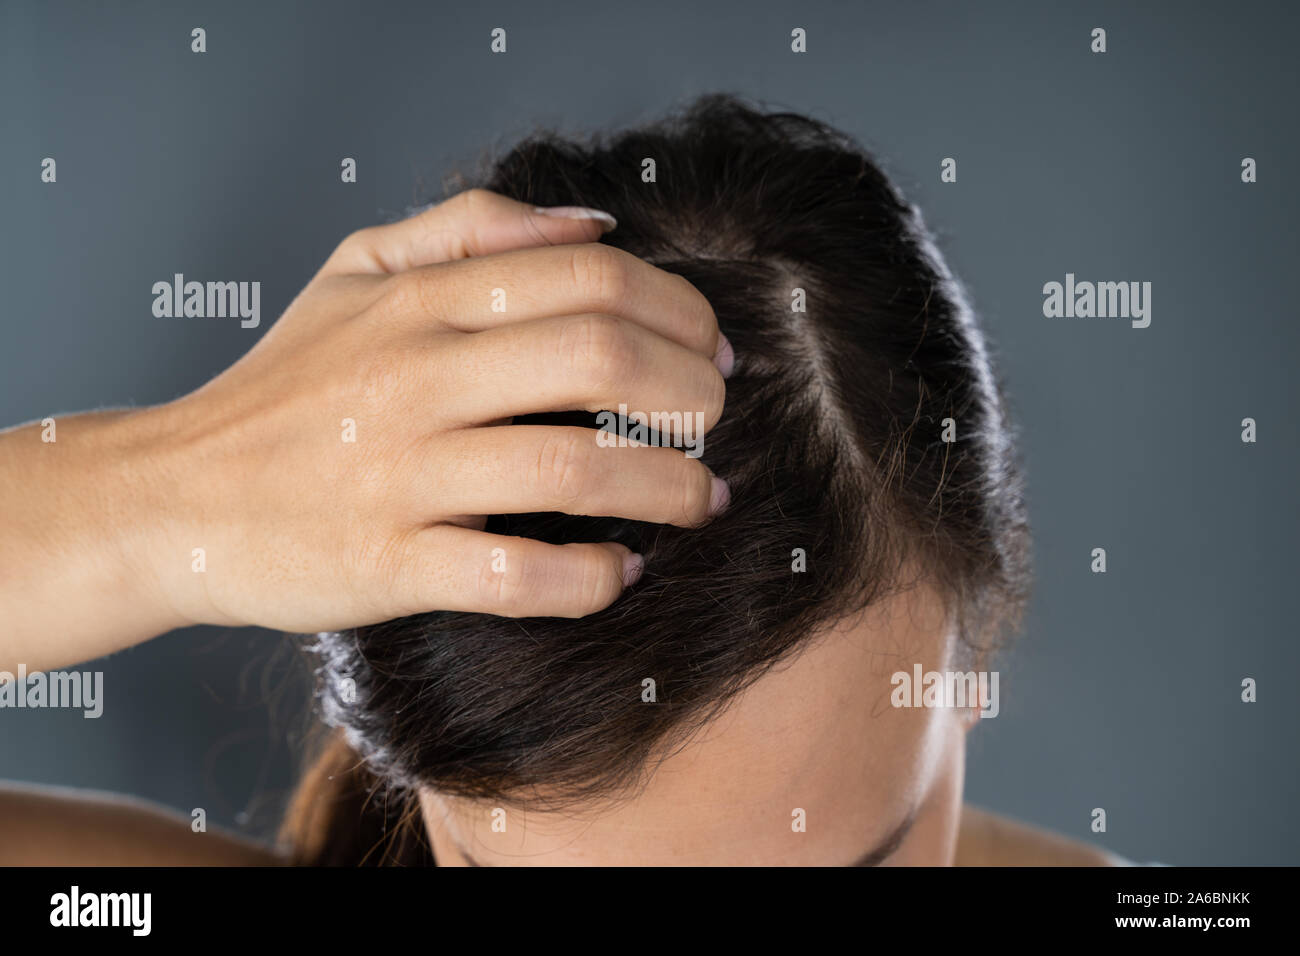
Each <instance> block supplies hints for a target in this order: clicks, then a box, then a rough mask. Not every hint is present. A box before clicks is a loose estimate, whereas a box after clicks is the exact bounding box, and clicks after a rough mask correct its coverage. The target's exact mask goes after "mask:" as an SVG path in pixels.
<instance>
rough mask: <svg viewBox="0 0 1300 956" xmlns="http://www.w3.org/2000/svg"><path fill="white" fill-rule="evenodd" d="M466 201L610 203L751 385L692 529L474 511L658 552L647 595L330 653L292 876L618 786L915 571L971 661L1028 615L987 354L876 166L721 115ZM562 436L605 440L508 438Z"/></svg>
mask: <svg viewBox="0 0 1300 956" xmlns="http://www.w3.org/2000/svg"><path fill="white" fill-rule="evenodd" d="M647 159H651V160H653V161H654V166H655V176H654V180H653V181H651V182H647V181H645V180H644V179H643V176H642V171H643V169H644V168H645V167H644V165H643V164H644V161H645V160H647ZM478 185H482V186H484V187H486V188H488V189H492V190H495V191H497V192H500V193H503V194H505V195H507V196H511V197H514V198H517V199H520V200H523V201H526V202H529V203H536V204H538V205H584V206H592V207H595V208H598V209H604V210H608V211H609V212H611V213H613V214H614V215H615V216H616V217H617V219H618V223H619V224H618V228H616V229H615V230H613V231H612V232H610V233H608V234H607V235H606V236H605V238H604V240H603V241H605V242H608V243H610V244H612V245H615V246H618V247H619V248H622V249H625V250H627V251H629V252H631V253H633V254H635V255H637V256H640V257H642V258H644V259H646V260H648V261H650V262H652V263H654V264H656V265H658V266H659V267H661V268H663V269H666V270H668V271H670V272H675V273H679V274H681V275H682V276H685V277H686V278H687V279H688V280H690V281H691V282H692V283H693V284H694V285H695V286H696V287H697V288H698V289H699V290H700V291H701V292H702V293H704V295H705V296H706V297H707V298H708V299H709V301H710V303H711V304H712V305H713V308H714V311H715V313H716V314H717V316H718V321H719V325H720V326H721V328H722V330H723V332H724V333H725V334H726V335H727V336H728V337H729V338H730V340H731V342H732V344H733V346H734V348H735V353H736V355H737V357H738V363H737V366H736V370H735V373H734V375H733V376H732V377H731V378H730V380H729V381H728V383H727V404H726V409H725V412H724V414H723V417H722V420H721V421H720V422H719V424H718V426H717V427H716V428H715V429H714V430H713V431H712V432H710V433H709V434H708V436H707V439H706V441H705V444H704V455H703V461H704V462H705V463H706V464H707V465H709V466H710V467H711V468H712V469H713V471H714V472H715V473H717V474H719V475H722V476H723V477H725V478H726V479H727V480H728V482H729V483H730V485H731V489H732V503H731V506H730V508H729V509H728V510H727V511H726V512H725V513H723V514H722V515H721V516H720V517H718V518H717V519H716V520H715V521H714V522H713V523H712V524H711V525H710V526H709V527H708V528H707V529H706V530H690V529H682V528H675V527H667V526H660V525H652V524H645V523H640V522H635V521H627V520H622V519H612V518H590V517H573V516H568V515H561V514H530V515H508V516H496V517H493V518H491V519H489V524H488V530H490V531H495V532H499V533H504V534H512V535H523V536H528V537H533V538H539V539H542V540H544V541H550V542H556V543H560V542H568V541H601V540H614V541H620V542H622V543H624V544H626V545H628V546H629V547H630V548H632V549H633V550H634V551H637V552H640V553H642V554H644V555H645V558H646V567H645V573H644V576H643V577H642V579H641V581H640V582H639V583H638V584H637V585H636V586H634V587H632V588H631V589H629V590H628V591H627V592H626V593H625V594H623V595H622V597H620V598H619V599H618V600H617V601H616V602H615V603H614V604H613V605H612V606H611V607H609V608H608V609H606V610H604V611H601V612H599V613H597V614H593V615H591V616H589V617H586V618H583V619H580V620H561V619H527V620H511V619H505V618H497V617H492V616H488V615H477V614H451V613H435V614H423V615H416V616H413V617H407V618H402V619H400V620H395V621H389V622H387V623H384V624H379V625H376V626H373V627H364V628H360V629H357V630H355V631H348V632H343V633H337V634H325V635H321V636H320V638H319V639H318V641H317V642H316V644H315V646H314V650H315V652H316V654H317V655H318V659H319V687H320V700H321V704H322V713H323V718H324V721H325V722H326V723H327V724H329V725H332V726H334V727H336V728H338V731H337V733H336V736H335V737H334V738H333V741H332V743H331V744H330V746H329V748H328V749H327V752H326V754H325V756H324V758H323V760H322V763H320V764H319V765H318V766H317V768H316V769H315V770H314V771H313V773H314V776H312V777H309V778H308V780H307V781H306V782H305V783H304V786H303V789H302V790H301V791H300V794H299V799H298V803H297V805H296V808H295V810H294V812H293V813H291V814H290V818H289V824H288V826H287V828H286V831H285V832H286V835H287V836H288V838H289V840H290V842H291V843H292V844H293V845H294V846H295V847H296V848H297V857H298V859H299V860H301V861H304V862H332V863H357V862H362V861H367V862H384V861H388V862H405V863H419V862H430V861H431V856H430V855H429V853H428V847H427V843H425V842H424V840H423V834H422V833H419V834H413V833H412V832H411V831H412V827H411V826H407V825H405V824H402V822H401V821H404V820H405V821H409V820H412V819H417V820H418V811H417V808H416V805H415V804H414V803H413V799H414V797H413V795H414V789H415V787H416V786H428V787H432V788H434V789H436V790H438V791H439V792H442V793H446V794H451V795H457V796H465V797H475V798H484V797H491V798H494V799H511V800H517V801H521V802H538V801H543V796H544V800H545V802H548V803H554V802H568V801H589V800H593V799H599V798H603V797H608V796H611V795H617V794H625V793H631V792H634V791H635V786H636V784H637V783H638V782H640V781H642V780H643V779H644V776H645V773H646V772H647V770H648V768H650V767H651V766H652V765H653V760H654V758H655V756H656V755H657V754H659V753H661V752H662V751H663V748H664V747H665V746H666V745H667V744H669V743H670V742H672V741H675V740H680V739H681V738H682V736H683V735H684V734H686V733H689V732H690V731H691V730H692V729H694V728H697V727H699V726H700V725H701V724H702V723H705V722H707V721H708V720H710V719H711V718H712V717H713V716H715V715H716V714H717V712H718V710H719V708H721V707H724V706H725V705H726V704H727V703H728V702H729V701H730V700H732V699H733V698H734V696H735V695H736V694H737V693H738V692H740V691H742V690H743V689H744V688H745V687H747V686H748V685H749V684H750V683H751V682H752V681H754V680H755V679H756V678H758V677H759V676H761V675H762V674H763V673H764V672H765V671H766V670H767V669H768V668H769V667H770V666H771V665H772V664H773V663H775V662H776V661H778V660H780V659H782V658H784V657H786V656H788V655H789V654H790V653H791V652H792V651H794V650H795V649H796V648H798V647H800V646H801V645H802V644H803V643H804V642H805V641H806V640H807V639H808V638H809V637H810V635H812V634H814V633H815V632H816V631H817V630H818V629H819V628H821V627H823V626H825V625H828V624H830V623H832V622H834V621H835V620H837V619H840V618H842V617H844V616H846V615H848V614H850V613H852V612H854V611H856V610H859V609H861V608H863V607H866V606H867V605H869V604H872V603H873V602H876V601H878V600H880V599H881V598H882V597H883V596H885V595H886V594H889V593H891V592H892V591H893V590H895V589H897V588H899V587H901V586H905V585H907V584H908V583H910V582H909V581H907V580H906V579H907V573H906V571H905V569H907V568H919V569H920V573H921V574H922V575H923V576H924V577H925V579H926V580H927V582H929V583H930V584H932V585H933V586H934V587H935V588H937V589H938V591H939V593H941V594H942V596H943V597H944V599H945V602H946V604H947V606H948V607H949V609H950V613H951V615H952V620H953V621H954V623H955V625H956V628H957V630H958V633H959V634H960V635H961V638H962V641H963V643H964V646H965V647H966V648H968V649H970V650H971V651H973V652H981V653H982V652H983V651H986V650H987V649H989V648H991V647H993V646H994V644H995V643H996V642H997V639H998V637H999V636H1000V635H1001V634H1003V633H1005V632H1006V631H1007V630H1008V628H1009V627H1010V626H1012V625H1013V624H1014V623H1015V622H1016V620H1017V619H1018V616H1019V614H1020V612H1021V609H1022V607H1023V604H1024V601H1025V596H1026V590H1027V583H1028V535H1027V530H1026V523H1025V515H1024V506H1023V502H1022V494H1021V489H1020V485H1019V481H1018V478H1017V471H1016V469H1015V463H1014V460H1013V455H1012V443H1011V438H1010V430H1009V427H1008V424H1007V421H1006V418H1005V414H1004V410H1003V403H1002V399H1001V397H1000V393H999V390H998V388H997V386H996V384H995V381H994V378H993V374H992V370H991V367H990V363H989V357H988V355H987V354H986V349H985V345H984V342H983V339H982V336H981V334H980V332H979V330H978V328H977V326H976V324H975V322H974V319H973V316H972V313H971V310H970V308H969V306H968V305H967V302H966V299H965V297H964V295H963V293H962V291H961V289H960V288H959V287H958V285H957V284H956V282H955V280H954V279H953V278H952V277H951V276H950V275H949V274H948V271H947V269H946V267H945V266H944V264H943V262H942V260H941V259H940V257H939V255H938V253H937V252H936V251H935V249H934V247H933V245H932V243H931V241H930V238H929V236H928V234H927V232H926V229H925V226H924V225H923V223H922V221H921V218H920V215H919V213H918V212H917V210H916V209H915V208H914V207H912V206H911V205H909V204H908V203H907V202H905V201H904V199H903V198H902V196H901V195H900V194H899V192H898V191H897V190H896V189H895V188H894V186H893V185H892V184H891V183H890V182H889V180H888V179H887V178H886V176H885V175H884V173H883V172H882V171H881V170H880V168H879V167H878V166H877V165H876V163H875V162H873V160H872V159H871V157H870V156H869V155H868V154H867V153H866V152H865V151H864V150H863V149H862V148H860V147H859V146H857V145H856V144H855V143H854V142H852V141H851V140H850V139H848V138H847V137H846V136H844V135H842V134H841V133H839V132H837V131H835V130H834V129H831V128H829V127H827V126H826V125H824V124H822V123H819V122H816V121H814V120H812V119H809V118H807V117H804V116H799V115H795V114H792V113H764V112H761V111H758V110H756V109H753V108H751V107H749V106H747V105H745V104H743V103H742V102H740V101H738V100H737V99H735V98H733V97H730V96H721V95H718V96H708V97H704V98H702V99H700V100H698V101H696V102H695V103H694V104H692V105H691V106H690V107H689V108H687V109H685V110H683V111H681V112H679V113H677V114H675V115H673V116H670V117H669V118H667V119H665V120H663V121H661V122H659V123H655V124H653V125H650V126H646V127H643V128H639V129H635V130H632V131H628V132H622V133H619V134H617V135H613V136H609V137H602V138H597V139H595V140H593V141H590V142H576V141H573V140H570V139H565V138H561V137H558V136H556V135H553V134H543V135H538V136H535V137H532V138H530V139H528V140H527V141H526V142H523V143H521V144H520V145H518V146H517V147H515V148H514V149H513V150H511V151H510V152H508V153H507V154H506V155H505V156H504V157H502V158H501V159H500V160H499V161H498V162H497V163H496V164H495V166H494V167H493V168H492V169H491V171H490V173H489V174H488V175H487V177H486V179H485V180H484V181H482V182H481V183H479V184H478ZM796 290H803V292H802V296H803V297H804V300H805V302H806V311H800V310H797V309H796V308H795V305H796V304H797V299H798V297H799V295H800V293H798V292H796ZM557 421H564V422H567V423H581V424H586V425H589V426H594V416H592V415H590V414H586V413H583V414H577V415H567V416H554V415H548V416H531V417H529V418H524V419H519V422H520V423H528V422H546V423H549V422H557ZM946 426H948V427H949V431H950V432H951V433H952V434H951V436H945V427H946ZM945 437H953V438H954V439H955V440H952V441H945ZM800 554H802V555H803V556H804V560H805V561H806V570H802V571H800V570H797V569H796V568H797V562H798V560H799V555H800ZM646 679H653V680H654V682H655V687H656V693H657V702H655V703H645V702H643V701H642V689H643V683H642V682H643V681H644V680H646ZM344 687H348V688H355V699H351V694H350V693H349V694H344V693H342V692H341V689H342V688H344ZM313 816H314V820H313ZM416 829H418V827H416Z"/></svg>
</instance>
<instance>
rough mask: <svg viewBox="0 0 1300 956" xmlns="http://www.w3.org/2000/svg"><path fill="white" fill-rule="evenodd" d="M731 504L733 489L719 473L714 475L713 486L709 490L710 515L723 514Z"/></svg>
mask: <svg viewBox="0 0 1300 956" xmlns="http://www.w3.org/2000/svg"><path fill="white" fill-rule="evenodd" d="M729 504H731V489H730V488H729V487H727V483H726V482H725V481H723V480H722V479H721V478H719V477H718V476H717V475H714V476H713V488H712V489H711V490H710V491H709V517H710V518H712V517H713V516H714V515H719V514H722V512H724V511H726V510H727V505H729Z"/></svg>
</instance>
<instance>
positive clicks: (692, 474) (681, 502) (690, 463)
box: [670, 455, 713, 526]
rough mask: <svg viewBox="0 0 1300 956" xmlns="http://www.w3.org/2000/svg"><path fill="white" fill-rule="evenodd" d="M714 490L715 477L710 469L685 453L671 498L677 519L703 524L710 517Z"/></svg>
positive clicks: (691, 524) (688, 522)
mask: <svg viewBox="0 0 1300 956" xmlns="http://www.w3.org/2000/svg"><path fill="white" fill-rule="evenodd" d="M712 492H713V479H712V477H711V476H710V475H709V472H708V469H707V468H705V467H704V466H703V465H701V464H700V463H699V462H698V461H695V460H693V459H690V458H687V457H686V456H685V455H683V456H682V466H681V467H679V468H678V470H677V474H676V477H675V480H674V486H673V491H672V498H671V499H670V500H671V501H673V502H674V503H675V509H676V510H675V515H674V517H675V519H676V520H681V521H684V522H685V523H686V524H687V525H690V526H693V525H698V524H703V523H704V522H705V521H706V520H707V519H708V517H709V499H710V497H711V495H712Z"/></svg>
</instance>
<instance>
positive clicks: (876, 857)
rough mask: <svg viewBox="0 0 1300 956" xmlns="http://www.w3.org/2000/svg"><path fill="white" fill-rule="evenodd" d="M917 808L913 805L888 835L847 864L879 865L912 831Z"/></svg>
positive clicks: (891, 854) (892, 853)
mask: <svg viewBox="0 0 1300 956" xmlns="http://www.w3.org/2000/svg"><path fill="white" fill-rule="evenodd" d="M916 811H917V808H916V807H913V808H912V809H911V810H910V811H909V812H908V814H907V816H906V817H904V818H903V822H902V823H900V824H899V825H898V826H896V827H895V828H894V830H893V832H892V833H890V834H889V836H887V837H885V838H884V839H883V840H881V841H880V843H878V844H877V845H876V846H875V847H874V848H873V849H870V850H868V851H867V852H866V853H864V854H862V856H860V857H858V858H857V859H856V860H855V861H853V862H852V863H850V864H849V866H880V864H881V863H884V862H885V860H887V859H889V858H890V857H891V856H893V855H894V851H896V850H897V849H898V848H899V847H900V846H902V845H903V841H904V840H906V839H907V835H908V834H909V833H911V832H912V827H913V825H914V824H915V823H916Z"/></svg>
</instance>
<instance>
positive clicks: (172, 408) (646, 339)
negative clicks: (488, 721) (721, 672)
mask: <svg viewBox="0 0 1300 956" xmlns="http://www.w3.org/2000/svg"><path fill="white" fill-rule="evenodd" d="M560 213H561V214H560V215H545V214H540V213H537V212H535V211H533V210H532V209H531V207H528V206H525V205H522V204H520V203H517V202H514V201H513V200H509V199H506V198H504V197H501V196H497V195H495V194H492V193H488V192H484V191H482V190H471V191H469V192H466V193H462V194H460V195H459V196H457V197H455V198H453V199H451V200H448V201H447V202H445V203H443V204H442V205H440V206H436V207H434V208H432V209H431V210H429V211H427V212H425V213H423V214H421V215H418V216H416V217H414V218H412V219H408V220H406V221H404V222H401V223H397V224H394V225H389V226H381V227H376V228H371V229H364V230H362V231H360V232H358V233H355V234H353V235H352V236H350V237H348V238H347V239H346V240H344V242H343V243H342V244H341V245H340V246H339V247H338V249H337V250H336V251H335V252H334V253H333V255H331V256H330V257H329V259H328V260H327V261H326V263H325V264H324V266H322V268H321V270H320V272H319V273H318V274H317V275H316V277H315V278H313V279H312V281H311V282H310V283H309V284H308V285H307V287H306V288H305V289H304V290H303V291H302V293H301V294H300V295H299V296H298V298H297V299H295V300H294V302H293V303H292V304H291V305H290V306H289V309H288V310H287V311H286V312H285V314H284V316H283V317H281V319H280V320H279V321H278V322H277V323H276V324H275V326H274V327H273V328H272V329H271V330H270V331H269V332H268V333H267V334H266V335H265V336H264V337H263V338H262V339H261V340H260V341H259V342H258V343H257V345H256V346H254V347H253V348H252V349H251V350H250V351H249V352H248V354H247V355H245V356H244V357H243V358H242V359H240V361H238V362H237V363H235V365H233V366H232V367H231V368H230V369H228V370H227V371H225V372H224V373H222V374H221V375H219V376H217V377H216V378H215V379H214V380H212V381H211V382H209V383H208V384H207V385H205V386H203V387H202V388H200V389H198V390H197V391H195V392H193V393H192V394H190V395H187V396H184V397H182V398H180V399H178V400H176V401H174V402H169V403H167V404H164V405H160V406H156V407H152V408H146V409H137V410H132V411H125V412H124V411H115V412H107V413H91V414H85V415H75V416H68V417H62V416H61V417H60V418H59V419H58V420H57V423H56V424H57V441H55V442H51V443H47V442H43V441H42V440H41V433H42V427H41V425H40V424H39V423H37V424H31V425H27V426H24V427H18V428H14V429H11V430H9V431H8V432H5V433H3V434H0V527H3V528H4V529H5V534H4V535H0V619H3V620H4V621H5V625H6V626H5V628H4V633H3V634H0V670H4V671H11V672H12V671H16V670H17V667H18V665H19V664H25V665H26V666H27V668H28V670H29V671H32V670H41V669H49V668H54V667H63V666H67V665H69V664H72V663H75V662H77V661H82V660H87V659H90V658H94V657H98V656H101V655H103V654H107V653H110V652H112V651H117V650H121V649H123V648H125V647H129V646H131V645H133V644H137V643H140V642H141V641H144V640H147V639H148V638H151V637H153V636H155V635H157V634H161V633H164V632H166V631H169V630H172V629H175V628H179V627H185V626H188V625H193V624H216V625H223V626H240V625H260V626H263V627H269V628H275V629H280V630H287V631H298V632H313V631H320V630H330V629H338V628H344V627H352V626H358V625H363V624H367V623H378V622H380V621H384V620H390V619H392V618H395V617H400V616H403V615H407V614H411V613H416V612H420V611H430V610H467V611H481V612H486V613H492V614H499V615H503V616H508V617H522V616H536V615H545V616H561V617H581V616H583V615H585V614H589V613H592V612H594V611H597V610H600V609H601V608H604V607H606V606H608V605H609V604H610V603H611V602H612V601H613V600H614V599H615V598H616V597H617V596H618V595H619V594H620V593H621V592H622V589H623V587H624V586H625V582H627V581H630V580H632V579H634V578H635V577H636V576H637V574H638V573H639V567H640V559H639V557H637V556H634V555H631V554H630V553H629V552H628V550H627V549H626V548H625V547H623V546H622V545H617V544H613V543H590V544H585V543H584V544H571V545H564V546H554V545H548V544H543V543H540V542H537V541H531V540H527V539H523V538H507V537H500V536H492V535H488V534H486V533H484V532H483V531H482V530H480V529H481V528H482V526H483V520H484V519H483V517H482V516H483V515H487V514H504V513H520V512H532V511H563V512H567V513H570V514H591V515H617V516H620V517H627V518H637V519H641V520H647V521H656V522H662V523H670V524H679V525H685V526H694V525H698V524H701V523H703V522H704V521H706V520H707V519H708V517H709V516H710V515H711V514H712V513H716V512H717V511H718V510H719V509H720V508H721V507H722V506H724V505H725V503H726V501H727V500H728V499H727V492H726V486H725V484H724V483H722V482H721V481H720V479H715V478H714V477H713V476H712V475H711V474H710V473H709V471H708V469H707V468H706V467H705V466H704V465H703V464H701V463H700V462H699V460H698V459H691V458H687V457H686V456H685V454H683V452H682V451H681V450H680V449H674V448H665V447H629V448H609V449H607V448H598V446H597V445H596V444H595V443H594V442H593V441H591V433H590V431H589V430H585V429H576V428H560V427H550V428H544V427H539V426H532V427H521V426H511V425H510V424H509V421H510V419H511V417H512V416H514V415H520V414H525V413H530V412H545V411H560V410H572V409H588V410H592V411H596V410H599V409H602V408H612V407H617V405H618V402H628V403H629V405H630V407H635V408H676V409H689V410H693V411H700V412H702V413H703V416H704V422H705V425H706V427H707V428H711V427H712V426H713V425H714V424H715V423H716V422H717V420H718V418H719V417H720V416H721V414H722V406H723V400H724V397H725V384H724V381H723V375H722V370H724V369H728V368H729V367H730V363H731V361H732V357H731V350H730V346H729V345H728V344H727V343H726V340H725V339H724V338H723V337H722V336H720V334H719V332H718V327H717V320H716V318H715V317H714V315H713V310H712V309H711V308H710V307H709V304H708V302H707V301H706V300H705V299H704V297H703V296H702V295H700V293H699V292H698V291H697V290H696V289H695V288H694V287H693V286H691V284H690V283H689V282H687V281H686V280H685V279H682V278H680V277H679V276H675V275H672V274H670V273H667V272H664V271H663V270H660V269H657V268H655V267H653V266H651V265H649V264H648V263H645V262H643V261H642V260H640V259H637V258H636V257H634V256H631V255H628V254H627V253H624V252H620V251H618V250H616V249H614V248H612V247H610V246H607V245H603V244H597V243H594V242H593V240H594V239H596V238H597V237H598V236H599V235H600V234H601V232H602V230H603V229H605V228H606V227H607V226H608V225H609V222H611V221H612V220H611V219H609V217H608V216H606V220H608V221H605V220H602V219H600V218H593V217H592V213H591V212H590V211H578V213H577V217H575V212H574V211H573V210H567V209H566V210H560ZM599 215H605V214H599ZM495 289H503V290H505V291H506V294H507V298H506V300H505V301H506V305H507V311H505V312H499V311H493V309H492V305H493V303H494V301H500V300H499V297H498V296H497V295H496V294H495V293H494V292H493V290H495ZM345 419H348V420H351V421H352V422H354V423H355V427H356V440H355V442H351V443H349V442H346V441H344V439H343V435H344V433H343V428H342V425H343V421H344V420H345ZM195 548H202V549H203V550H204V561H205V565H206V570H205V571H204V572H203V573H196V572H195V570H194V560H195V558H194V556H193V549H195ZM496 548H500V549H502V551H503V553H504V557H505V558H506V560H505V561H504V562H494V553H493V552H494V549H496ZM502 564H504V570H502V569H501V565H502Z"/></svg>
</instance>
